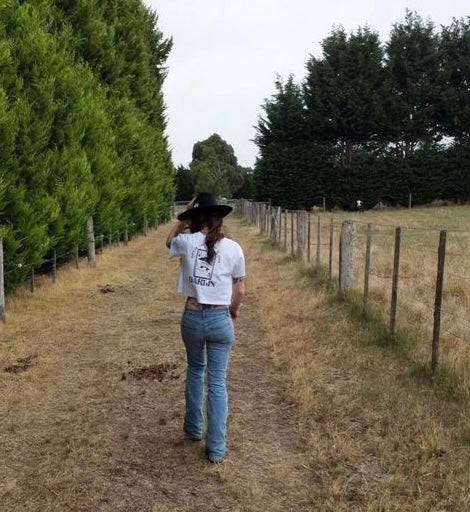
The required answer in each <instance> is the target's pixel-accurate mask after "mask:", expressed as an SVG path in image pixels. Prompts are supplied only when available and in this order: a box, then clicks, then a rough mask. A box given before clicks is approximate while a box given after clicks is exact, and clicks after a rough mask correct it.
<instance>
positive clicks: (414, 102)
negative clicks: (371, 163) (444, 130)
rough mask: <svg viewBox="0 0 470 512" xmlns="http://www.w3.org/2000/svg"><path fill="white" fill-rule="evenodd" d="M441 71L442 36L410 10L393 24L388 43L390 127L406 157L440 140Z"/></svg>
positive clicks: (387, 103) (387, 69)
mask: <svg viewBox="0 0 470 512" xmlns="http://www.w3.org/2000/svg"><path fill="white" fill-rule="evenodd" d="M438 72H439V54H438V38H437V36H436V34H435V33H434V25H433V23H431V22H430V21H428V22H424V21H423V20H422V19H421V17H420V16H419V15H418V14H416V13H415V12H412V11H407V13H406V16H405V19H404V21H403V22H401V23H396V24H395V25H394V26H393V30H392V32H391V34H390V39H389V41H388V43H387V45H386V73H387V81H386V84H387V87H388V89H389V96H388V98H387V100H386V105H387V110H388V112H389V123H388V129H387V131H388V132H389V135H390V141H391V142H392V143H393V144H394V146H395V150H396V152H397V155H399V156H401V157H402V158H406V157H408V156H410V155H411V154H412V153H413V151H415V150H416V149H417V148H418V147H419V146H422V145H430V144H431V145H432V144H433V143H435V142H437V141H438V140H439V128H438V124H437V122H436V108H435V105H436V103H437V98H438V89H437V77H438Z"/></svg>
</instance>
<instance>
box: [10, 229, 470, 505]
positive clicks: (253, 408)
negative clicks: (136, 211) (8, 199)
mask: <svg viewBox="0 0 470 512" xmlns="http://www.w3.org/2000/svg"><path fill="white" fill-rule="evenodd" d="M166 229H167V227H166V228H165V227H163V228H161V229H160V230H158V231H156V232H155V231H154V232H152V233H151V234H150V235H149V236H148V237H147V238H144V237H141V238H137V239H136V240H134V241H133V242H132V243H131V244H129V246H128V247H116V248H114V249H113V250H112V251H106V252H105V254H103V255H102V256H101V258H100V261H99V266H98V268H97V269H94V270H93V269H88V268H86V266H85V264H83V267H84V268H83V269H81V270H79V271H77V270H75V269H73V268H70V269H63V270H62V271H61V273H60V275H59V282H58V283H57V284H56V285H54V286H52V285H50V284H44V286H42V287H41V289H40V290H39V291H38V293H36V294H35V295H34V296H31V295H30V294H29V293H28V292H26V291H23V292H20V293H18V294H17V295H16V296H15V297H13V298H11V299H10V304H9V315H10V316H9V321H8V324H7V326H6V327H4V328H0V329H2V330H1V331H0V335H1V342H0V394H1V396H2V400H1V401H0V435H1V439H2V445H1V448H0V450H1V453H0V460H1V462H0V510H1V511H2V512H3V511H4V510H5V511H8V512H20V511H21V512H23V511H28V512H29V511H31V512H32V511H35V512H36V511H41V512H43V511H113V512H114V511H122V512H127V511H130V512H133V511H146V512H147V511H148V512H169V511H175V512H178V511H184V512H186V511H200V510H204V511H209V512H210V511H240V512H245V511H246V512H255V511H268V512H270V511H274V512H276V511H292V512H294V511H296V512H297V511H300V512H302V511H305V512H306V511H311V512H346V511H348V512H349V511H353V512H415V511H421V510H422V511H426V512H466V511H470V492H469V490H470V463H469V462H470V445H469V440H470V421H469V420H470V418H469V414H468V405H469V404H468V398H465V397H462V396H460V395H459V394H458V393H454V391H455V389H454V388H453V386H452V379H451V378H450V377H449V379H448V380H447V381H446V380H439V379H437V380H436V382H433V381H432V380H430V378H429V376H428V375H427V374H426V372H425V371H423V369H422V368H419V367H418V366H417V365H416V363H414V362H413V361H412V360H410V358H409V357H407V354H406V350H403V351H400V350H397V349H394V348H393V347H390V346H386V345H384V343H383V340H381V339H380V332H379V331H377V329H374V325H373V324H371V325H367V324H366V323H365V322H364V321H362V320H361V319H360V317H359V315H357V314H356V315H355V314H353V312H352V311H351V308H350V307H348V306H347V305H346V304H343V303H341V302H339V301H338V300H335V299H334V298H333V297H332V295H331V293H329V292H327V291H325V289H322V288H321V287H319V286H318V283H317V285H314V283H313V281H312V280H311V279H310V278H309V277H308V276H307V275H306V273H305V272H304V273H303V274H302V273H299V268H300V265H299V263H298V262H296V261H295V260H292V259H291V258H289V257H286V256H285V255H284V254H283V253H282V252H280V251H278V250H273V249H272V248H271V247H270V246H269V244H267V243H266V242H265V241H263V240H262V239H260V237H259V236H258V230H257V229H256V228H254V227H249V226H247V225H243V224H242V223H240V222H239V221H237V220H235V219H234V220H230V222H229V229H230V231H231V233H232V234H233V236H234V238H235V239H237V240H238V241H239V242H240V243H241V244H242V246H243V247H244V249H245V253H246V256H247V270H248V279H247V290H248V293H247V296H246V300H245V304H244V307H243V309H242V314H241V318H240V319H239V321H238V323H237V342H236V345H235V348H234V351H233V356H232V361H231V365H230V371H229V392H230V400H231V402H230V420H229V443H228V446H229V456H228V458H227V460H226V461H225V462H224V463H223V464H222V465H220V466H214V465H211V464H210V463H208V462H207V461H206V460H205V458H204V445H203V443H190V442H188V441H185V440H184V438H183V435H182V432H181V423H182V415H183V410H184V400H183V386H184V369H185V363H184V351H183V347H182V344H181V341H180V337H179V326H178V323H179V319H180V315H181V310H182V301H181V298H179V297H177V296H176V294H175V293H174V287H175V279H176V274H177V270H178V267H177V263H176V262H170V261H169V259H168V257H167V252H166V249H165V248H164V239H165V236H166ZM107 284H108V285H110V286H111V287H112V289H113V290H114V291H113V292H109V293H102V292H101V291H100V288H99V286H101V287H102V286H104V285H107ZM5 369H8V371H5Z"/></svg>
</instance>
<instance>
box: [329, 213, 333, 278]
mask: <svg viewBox="0 0 470 512" xmlns="http://www.w3.org/2000/svg"><path fill="white" fill-rule="evenodd" d="M334 222H335V221H334V220H333V217H331V219H330V247H329V249H330V254H329V255H328V256H329V261H328V280H329V282H330V284H331V280H332V278H333V240H334V229H335V224H334Z"/></svg>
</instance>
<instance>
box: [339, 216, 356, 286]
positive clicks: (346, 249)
mask: <svg viewBox="0 0 470 512" xmlns="http://www.w3.org/2000/svg"><path fill="white" fill-rule="evenodd" d="M356 233H357V230H356V223H355V222H354V221H352V220H345V221H344V222H343V224H342V226H341V243H340V247H341V249H340V281H339V292H340V294H341V295H344V294H346V293H347V292H348V291H349V290H350V289H351V288H352V285H353V283H354V259H355V249H356Z"/></svg>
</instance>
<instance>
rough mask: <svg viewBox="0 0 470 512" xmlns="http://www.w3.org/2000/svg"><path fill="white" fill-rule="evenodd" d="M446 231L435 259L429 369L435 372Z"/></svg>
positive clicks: (441, 238)
mask: <svg viewBox="0 0 470 512" xmlns="http://www.w3.org/2000/svg"><path fill="white" fill-rule="evenodd" d="M446 239H447V231H445V230H442V231H441V233H440V236H439V252H438V258H437V277H436V297H435V299H434V326H433V332H432V358H431V369H432V371H433V372H434V371H436V370H437V367H438V365H439V345H440V341H441V312H442V298H443V294H444V267H445V261H446Z"/></svg>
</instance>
